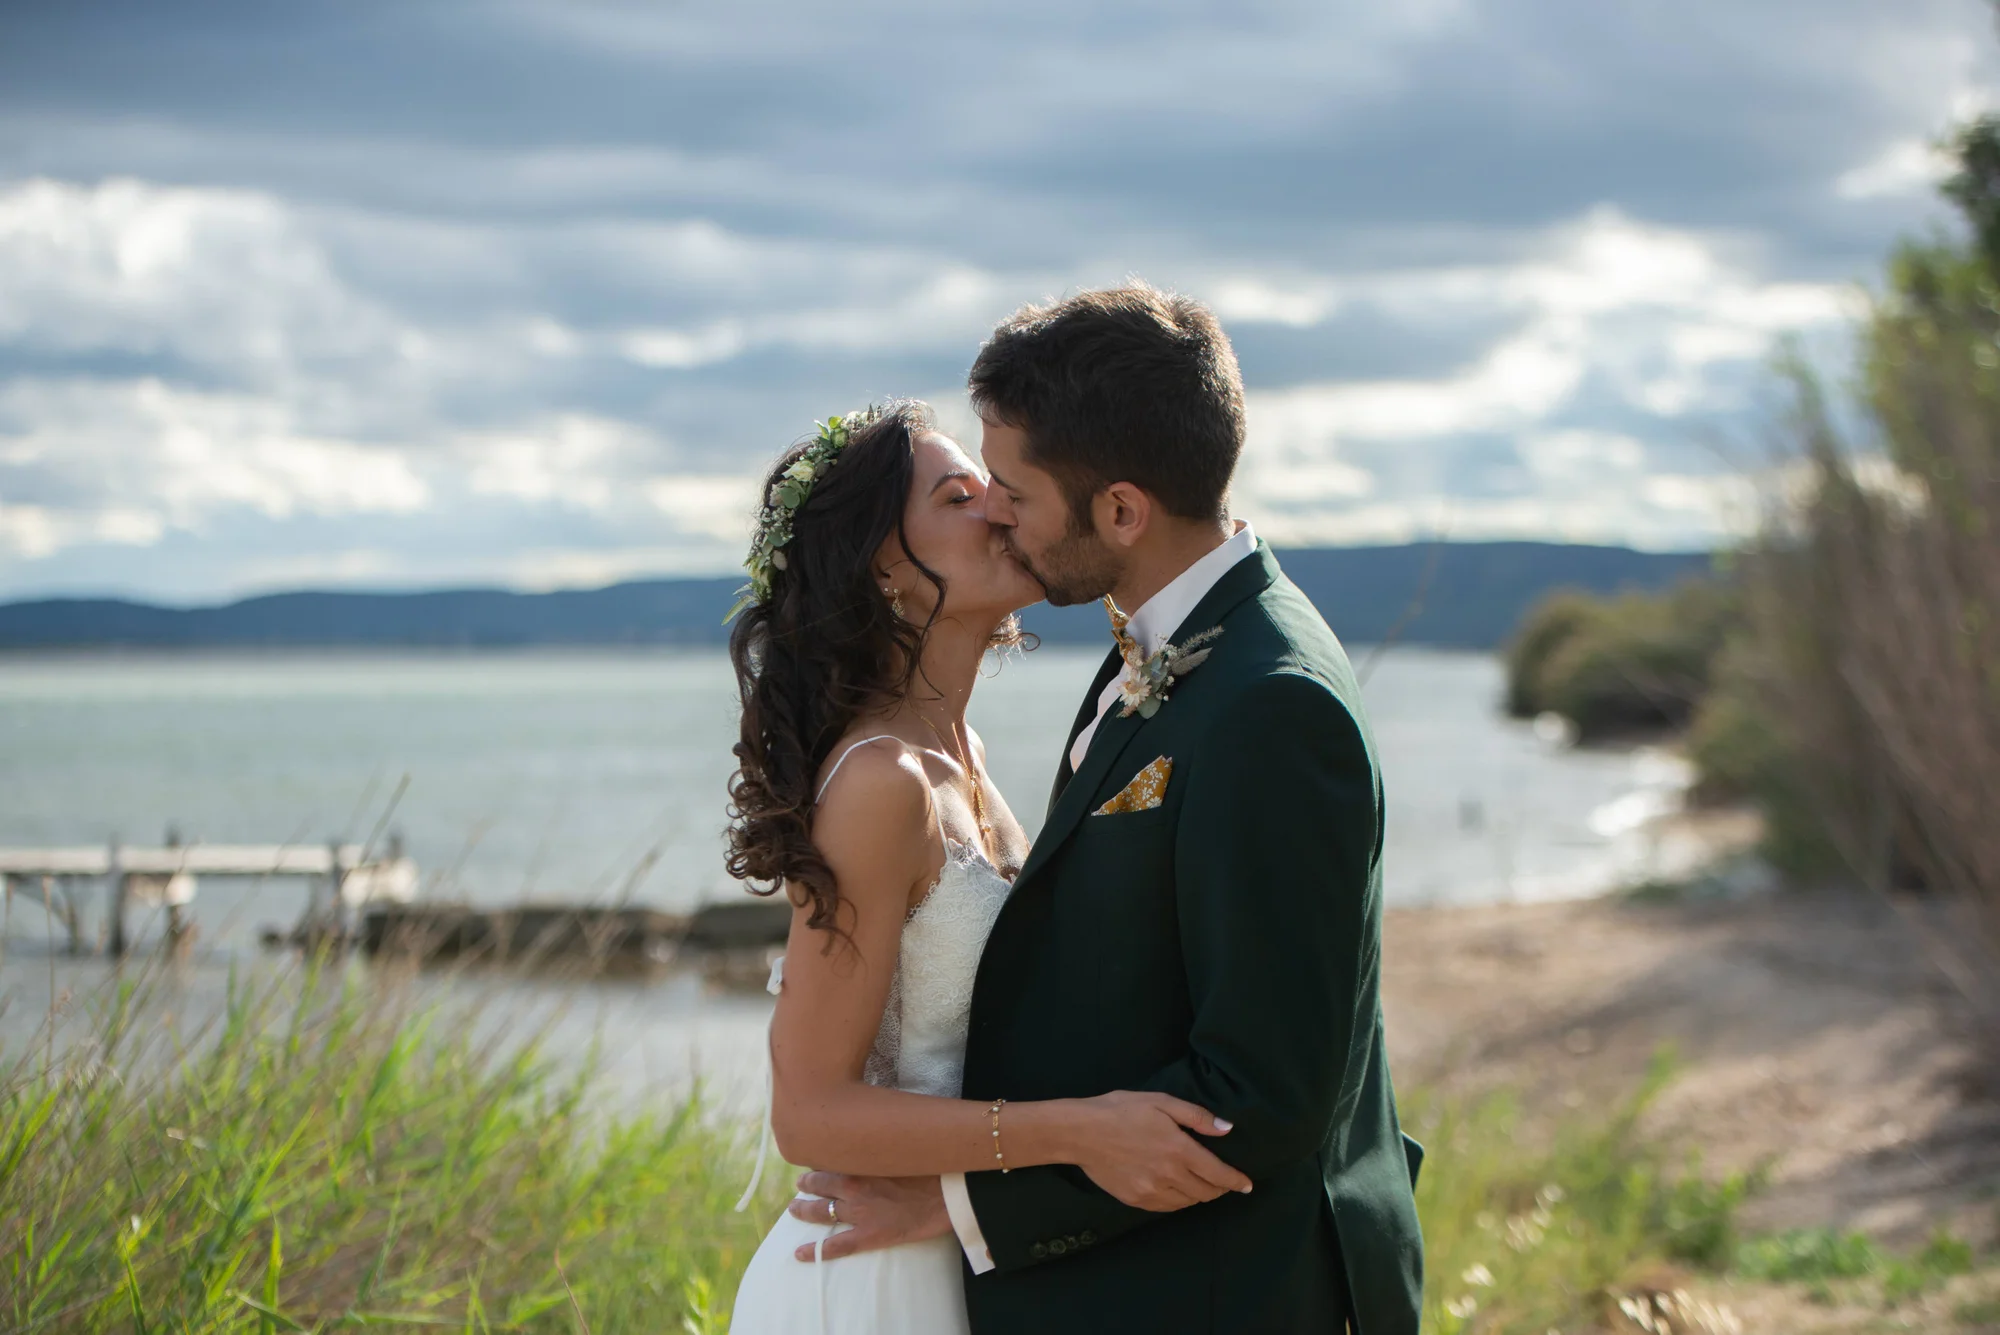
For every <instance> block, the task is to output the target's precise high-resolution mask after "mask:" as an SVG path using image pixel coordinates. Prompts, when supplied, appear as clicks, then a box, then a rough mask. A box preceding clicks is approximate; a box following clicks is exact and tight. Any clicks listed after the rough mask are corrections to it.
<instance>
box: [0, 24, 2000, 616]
mask: <svg viewBox="0 0 2000 1335" xmlns="http://www.w3.org/2000/svg"><path fill="white" fill-rule="evenodd" d="M1996 55H2000V40H1996V39H1995V36H1994V33H1993V26H1992V19H1991V15H1990V13H1989V11H1988V10H1987V8H1986V6H1985V5H1984V4H1983V3H1981V2H1980V0H1758V3H1754V4H1744V3H1741V0H1608V2H1600V3H1592V4H1581V3H1570V2H1567V0H1397V3H1394V4H1385V3H1379V2H1378V0H1300V2H1297V3H1294V2H1292V0H1231V2H1230V3H1228V4H1221V3H1210V4H1193V3H1186V2H1184V0H1145V2H1144V3H1140V2H1139V0H1100V2H1099V3H1091V4H1079V3H1076V2H1075V0H1011V2H1010V3H1007V4H1005V5H976V6H975V5H941V4H937V3H935V0H930V2H927V3H918V0H848V3H845V4H842V5H837V6H836V5H823V4H809V3H804V2H803V0H735V2H734V3H730V4H726V5H717V4H706V5H697V4H693V3H688V2H686V0H653V2H652V3H608V2H605V0H462V2H461V0H325V2H324V3H313V2H309V0H295V2H294V3H287V4H284V5H271V4H268V3H263V2H262V0H256V2H254V3H253V2H252V0H235V2H230V0H184V2H183V3H176V4H172V5H162V4H159V3H157V2H156V0H131V3H129V4H123V5H119V4H106V3H92V4H83V5H30V4H27V3H24V2H22V0H10V2H8V3H4V4H0V596H6V597H20V596H28V595H34V594H41V593H51V592H81V591H90V592H122V593H131V594H140V595H146V596H152V597H158V598H165V599H171V600H183V601H191V600H204V599H213V598H219V597H225V596H230V595H234V594H238V593H242V592H247V591H254V590H263V589H271V588H281V587H299V586H307V585H310V586H320V587H331V586H347V587H409V586H438V585H459V584H466V583H505V584H510V585H515V586H519V587H536V588H540V587H551V586H558V585H587V584H596V583H603V582H607V581H610V580H614V579H619V578H624V577H628V576H632V575H638V574H653V573H668V572H714V571H720V570H725V569H729V568H732V567H733V566H734V564H735V562H736V561H737V560H738V559H739V558H740V555H741V542H742V538H743V535H744V533H745V532H746V530H747V526H748V515H747V512H748V507H749V505H750V498H751V493H752V484H751V482H750V479H751V477H752V476H753V474H754V473H755V471H756V469H757V468H758V467H759V466H760V464H761V463H762V461H764V460H765V459H766V458H768V457H769V456H770V455H771V454H772V453H774V452H775V451H776V450H777V449H779V448H780V447H782V446H783V445H785V444H786V443H787V442H788V441H790V440H792V439H793V438H795V437H796V436H798V435H799V434H801V433H802V432H804V431H806V430H809V429H810V423H811V421H812V419H814V418H817V417H823V416H825V415H826V414H827V413H828V412H832V411H839V410H842V409H844V408H847V407H850V406H854V405H857V404H859V403H862V402H864V401H866V400H868V399H870V398H879V397H882V396H885V395H890V394H917V395H921V396H924V397H927V398H931V399H932V400H933V401H934V402H936V403H938V404H939V405H940V408H941V409H942V410H943V413H944V416H945V419H946V421H947V422H948V423H950V424H953V425H954V426H957V427H962V426H964V425H965V424H966V421H967V418H966V413H965V409H964V406H963V397H962V390H961V384H962V379H963V374H964V369H965V366H966V364H967V362H968V361H969V359H970V357H971V355H972V353H973V351H974V349H975V348H976V347H977V345H978V342H979V339H980V337H981V336H982V334H983V332H984V331H985V330H987V329H988V328H989V327H990V326H991V325H992V323H993V322H994V321H995V320H996V319H998V318H999V317H1001V316H1003V315H1005V314H1006V313H1007V312H1008V311H1009V310H1010V309H1012V308H1013V307H1014V306H1015V305H1016V304H1018V303H1020V302H1022V301H1027V300H1033V299H1039V298H1042V297H1046V296H1049V295H1052V294H1058V293H1061V292H1065V291H1069V290H1074V289H1076V288H1078V287H1083V286H1089V285H1094V284H1101V283H1106V282H1112V281H1116V280H1118V279H1119V278H1121V277H1123V276H1125V275H1127V274H1138V275H1142V276H1144V277H1146V278H1148V279H1150V280H1151V281H1153V282H1156V283H1159V284H1162V285H1166V286H1173V287H1178V288H1180V289H1182V290H1184V291H1189V292H1192V293H1194V294H1196V295H1198V296H1200V297H1202V298H1204V299H1205V300H1207V301H1209V302H1210V303H1211V304H1213V305H1214V306H1215V308H1216V309H1217V310H1218V311H1219V313H1220V314H1221V315H1222V317H1223V319H1224V321H1225V323H1226V324H1227V326H1228V328H1229V330H1230V333H1231V335H1232V337H1233V338H1234V339H1235V341H1236V344H1237V350H1238V354H1239V356H1240V358H1241V361H1242V364H1243V369H1244V374H1245V378H1246V380H1247V382H1248V384H1249V387H1250V405H1251V406H1250V423H1251V444H1250V450H1249V454H1248V456H1247V459H1246V465H1245V470H1244V472H1243V474H1242V475H1241V476H1240V478H1239V481H1238V485H1237V489H1236V495H1235V508H1236V510H1237V512H1238V513H1240V514H1243V515H1246V516H1248V517H1250V518H1252V519H1253V520H1255V521H1256V522H1257V524H1258V525H1259V527H1260V529H1262V530H1263V531H1264V532H1266V533H1267V534H1269V535H1270V536H1272V537H1273V538H1276V539H1279V540H1281V541H1285V542H1290V543H1307V542H1311V543H1356V542H1379V541H1399V540H1403V539H1406V538H1409V537H1412V536H1420V535H1425V534H1429V533H1433V532H1437V531H1445V532H1448V533H1450V534H1451V535H1452V536H1456V537H1486V536H1499V535H1507V536H1535V537H1554V538H1568V539H1577V540H1593V541H1616V542H1629V543H1634V544H1637V545H1641V546H1648V547H1656V548H1673V547H1690V546H1698V545H1702V544H1705V543H1707V542H1710V541H1712V540H1714V538H1715V536H1716V535H1717V533H1718V531H1719V530H1720V527H1721V526H1723V525H1725V524H1726V523H1727V522H1728V516H1729V505H1728V503H1727V496H1728V494H1729V492H1730V491H1731V485H1730V483H1731V478H1732V477H1733V476H1734V473H1733V470H1734V469H1735V468H1736V467H1737V465H1738V463H1740V461H1741V459H1742V458H1743V455H1742V452H1741V450H1740V449H1739V448H1738V447H1740V446H1741V445H1742V444H1743V443H1744V442H1746V441H1750V440H1752V439H1753V438H1754V435H1755V432H1756V429H1757V427H1758V424H1759V421H1760V417H1767V416H1768V413H1769V405H1770V399H1771V393H1770V388H1769V382H1768V377H1767V375H1766V374H1765V370H1764V367H1765V365H1766V358H1767V355H1768V351H1769V348H1770V346H1771V343H1772V340H1773V339H1774V338H1775V337H1776V336H1778V335H1780V334H1783V333H1786V332H1789V331H1798V332H1800V333H1802V334H1804V335H1805V336H1806V337H1807V338H1808V339H1809V340H1817V341H1818V342H1819V343H1821V344H1824V343H1826V342H1827V341H1829V340H1831V341H1833V342H1834V343H1835V344H1837V340H1838V338H1839V330H1840V329H1841V327H1842V323H1843V321H1845V320H1847V319H1849V318H1851V312H1852V310H1853V306H1854V293H1855V292H1856V290H1857V284H1858V283H1860V282H1863V281H1865V280H1867V279H1868V278H1869V277H1870V275H1871V274H1873V273H1874V272H1876V271H1877V270H1878V268H1879V264H1880V260H1881V257H1882V255H1883V254H1884V252H1885V249H1886V248H1887V246H1888V245H1889V244H1891V243H1892V242H1893V240H1894V239H1895V238H1896V237H1897V236H1898V235H1901V234H1905V233H1908V232H1911V231H1912V230H1918V229H1922V228H1924V227H1927V226H1930V225H1933V224H1934V222H1935V221H1936V220H1937V219H1939V218H1940V217H1941V213H1940V211H1939V209H1938V208H1937V206H1936V205H1935V204H1934V203H1933V202H1932V199H1931V193H1930V192H1931V183H1932V179H1933V176H1934V173H1935V165H1934V158H1933V155H1932V154H1931V153H1930V151H1929V149H1928V147H1927V146H1928V144H1929V143H1930V142H1931V141H1932V140H1933V139H1934V137H1935V136H1937V135H1938V134H1939V133H1940V132H1942V131H1943V130H1944V129H1945V128H1946V127H1947V126H1948V125H1950V124H1951V122H1952V121H1953V119H1954V118H1955V117H1958V116H1963V115H1965V114H1967V113H1969V112H1971V111H1974V110H1977V109H1979V108H1981V107H1983V106H1985V105H1987V103H1988V100H1989V96H1988V90H1989V89H1991V88H1993V87H1995V86H1996V80H1995V71H1996V68H2000V60H1996Z"/></svg>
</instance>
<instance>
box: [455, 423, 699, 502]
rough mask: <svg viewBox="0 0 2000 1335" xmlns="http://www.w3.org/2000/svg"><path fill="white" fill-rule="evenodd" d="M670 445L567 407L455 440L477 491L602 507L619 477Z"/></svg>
mask: <svg viewBox="0 0 2000 1335" xmlns="http://www.w3.org/2000/svg"><path fill="white" fill-rule="evenodd" d="M665 448H666V447H665V445H664V443H663V442H662V441H660V440H659V438H658V437H656V436H654V435H653V434H652V433H651V432H648V431H643V430H641V429H639V428H638V427H635V426H633V425H632V424H631V423H629V422H620V421H616V420H613V419H610V418H604V417H595V416H589V415H585V414H566V415H564V416H561V417H556V418H551V419H546V420H543V421H538V422H534V423H530V424H526V425H524V426H523V427H522V428H521V429H519V430H516V431H509V432H505V433H500V434H491V435H474V436H468V437H465V438H463V439H461V440H460V441H459V442H458V446H457V454H458V455H459V457H460V458H461V459H462V460H463V461H464V470H465V473H464V476H465V484H466V486H467V487H469V488H470V489H471V490H472V491H473V492H474V493H475V494H477V495H482V496H506V497H510V498H512V499H514V500H518V501H528V502H531V503H538V502H548V503H553V504H557V505H563V506H568V507H570V508H573V509H579V510H595V511H604V510H608V509H610V508H611V506H612V505H613V503H614V502H615V501H616V500H617V499H618V498H619V495H620V484H621V483H622V482H623V481H624V480H626V479H628V478H629V477H630V476H631V475H632V474H634V473H639V472H643V471H645V469H646V466H647V465H648V464H649V463H651V462H652V461H653V460H654V459H656V458H657V457H658V456H659V455H660V454H661V453H662V452H663V451H664V449H665Z"/></svg>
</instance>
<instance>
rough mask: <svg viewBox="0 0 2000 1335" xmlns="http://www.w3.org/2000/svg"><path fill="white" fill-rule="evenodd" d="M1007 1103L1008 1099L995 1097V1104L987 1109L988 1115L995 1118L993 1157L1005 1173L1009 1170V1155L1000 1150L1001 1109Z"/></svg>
mask: <svg viewBox="0 0 2000 1335" xmlns="http://www.w3.org/2000/svg"><path fill="white" fill-rule="evenodd" d="M1006 1105H1007V1100H1005V1099H995V1100H993V1106H992V1107H990V1108H988V1109H987V1110H986V1115H987V1116H988V1117H989V1118H991V1119H992V1120H993V1158H994V1161H995V1162H997V1163H998V1164H999V1165H1000V1171H1001V1172H1003V1173H1004V1172H1006V1171H1007V1156H1006V1155H1004V1154H1002V1153H1001V1152H1000V1110H1001V1109H1002V1108H1003V1107H1005V1106H1006Z"/></svg>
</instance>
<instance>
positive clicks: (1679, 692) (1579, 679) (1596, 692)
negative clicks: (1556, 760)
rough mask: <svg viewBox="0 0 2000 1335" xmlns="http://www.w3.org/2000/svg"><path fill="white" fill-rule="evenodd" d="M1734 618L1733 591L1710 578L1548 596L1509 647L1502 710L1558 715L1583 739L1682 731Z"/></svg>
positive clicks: (1522, 715)
mask: <svg viewBox="0 0 2000 1335" xmlns="http://www.w3.org/2000/svg"><path fill="white" fill-rule="evenodd" d="M1736 615H1737V614H1736V599H1735V595H1734V593H1733V592H1732V591H1731V590H1730V589H1729V588H1728V587H1726V586H1725V585H1723V584H1722V583H1720V582H1718V581H1716V580H1713V579H1701V580H1688V581H1685V582H1683V583H1682V584H1680V585H1679V586H1677V587H1675V588H1674V589H1671V590H1669V591H1668V592H1666V593H1662V594H1643V593H1627V594H1622V595H1620V596H1618V597H1615V598H1609V599H1603V598H1593V597H1591V596H1589V595H1587V594H1582V593H1575V592H1570V591H1563V592H1558V593H1555V594H1552V595H1550V596H1549V597H1548V598H1546V599H1544V600H1543V601H1542V602H1541V603H1540V604H1539V605H1537V606H1536V607H1535V609H1534V610H1533V611H1531V612H1530V613H1529V614H1528V618H1527V620H1526V622H1525V623H1524V624H1523V626H1522V628H1521V631H1520V633H1519V635H1517V636H1516V637H1515V640H1514V642H1513V644H1512V645H1511V646H1509V648H1508V651H1507V708H1508V711H1509V712H1510V713H1512V714H1513V715H1515V716H1516V717H1518V718H1532V717H1534V716H1535V715H1537V714H1542V713H1555V714H1560V715H1562V716H1563V717H1564V718H1566V719H1568V720H1569V721H1570V722H1571V723H1572V724H1574V725H1575V726H1576V729H1577V734H1578V736H1579V738H1581V739H1583V740H1597V739H1601V738H1604V737H1608V736H1615V735H1620V734H1626V733H1633V732H1644V731H1649V730H1658V729H1662V728H1677V727H1680V726H1682V725H1684V724H1686V723H1687V722H1688V720H1689V719H1690V718H1691V717H1692V716H1693V714H1694V711H1695V708H1696V706H1697V705H1698V704H1699V703H1700V701H1701V699H1702V697H1703V696H1704V695H1705V694H1706V693H1707V691H1708V686H1709V682H1710V679H1711V677H1712V675H1713V673H1714V667H1715V660H1716V656H1717V654H1718V653H1719V652H1720V651H1721V649H1722V646H1723V643H1724V641H1725V640H1726V639H1727V637H1728V633H1729V630H1730V628H1731V627H1732V626H1733V625H1734V624H1735V622H1736Z"/></svg>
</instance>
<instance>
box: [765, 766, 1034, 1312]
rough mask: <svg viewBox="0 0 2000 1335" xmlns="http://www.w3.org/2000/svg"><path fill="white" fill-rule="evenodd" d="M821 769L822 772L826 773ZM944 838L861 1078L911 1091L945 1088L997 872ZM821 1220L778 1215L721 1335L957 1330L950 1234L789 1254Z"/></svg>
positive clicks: (956, 1258) (995, 896)
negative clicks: (847, 1252) (817, 1256)
mask: <svg viewBox="0 0 2000 1335" xmlns="http://www.w3.org/2000/svg"><path fill="white" fill-rule="evenodd" d="M868 740H874V739H872V738H871V739H868ZM855 745H857V746H858V745H861V743H859V742H857V743H856V744H855ZM850 750H852V748H850ZM841 759H842V760H845V759H846V756H845V755H843V756H842V757H841ZM838 768H839V764H838V762H836V764H835V769H838ZM832 779H833V775H832V773H829V774H828V775H827V782H831V781H832ZM822 791H823V789H822ZM945 850H946V856H945V864H944V867H943V869H942V870H941V871H940V872H939V873H938V879H937V883H936V884H935V885H934V886H932V887H931V889H930V891H929V893H928V894H926V895H925V896H924V899H923V901H922V902H921V903H920V904H918V905H917V907H916V908H915V909H914V910H912V911H911V913H910V916H909V919H908V920H907V921H906V922H905V923H904V924H903V935H902V948H901V953H900V956H899V957H898V960H897V964H896V976H895V978H894V980H893V981H892V982H891V984H890V988H889V1000H888V1004H887V1005H886V1006H885V1007H884V1009H883V1013H882V1028H881V1032H880V1033H878V1034H877V1035H876V1038H875V1045H874V1048H873V1050H872V1051H871V1052H870V1054H869V1057H868V1066H867V1073H866V1079H867V1080H868V1082H869V1083H870V1084H874V1085H886V1086H890V1087H893V1088H895V1089H903V1090H908V1091H910V1092H911V1093H914V1094H933V1095H938V1096H941V1097H944V1098H957V1097H958V1094H959V1082H960V1079H961V1077H962V1076H963V1074H964V1070H965V1032H966V1026H967V1022H968V1020H969V1019H970V1016H971V1012H972V982H973V976H974V974H975V973H977V971H978V969H979V954H980V951H982V950H983V949H985V946H986V936H987V933H989V932H991V931H992V930H993V920H994V919H995V918H996V917H997V916H998V915H999V912H1000V905H1001V904H1002V903H1003V902H1004V901H1005V900H1006V898H1007V891H1008V889H1009V883H1008V881H1007V879H1006V877H1004V876H1002V875H1001V874H1000V872H999V871H998V870H997V869H996V868H995V867H994V866H993V865H992V863H990V862H988V861H987V860H986V859H985V858H984V857H982V856H981V855H980V853H979V852H978V851H977V850H976V849H973V848H970V847H967V846H965V845H962V844H959V843H957V842H956V841H954V840H952V839H950V838H949V837H947V838H946V839H945ZM780 963H781V964H782V963H783V961H780ZM833 1231H834V1230H833V1229H831V1228H829V1227H828V1226H827V1225H824V1224H808V1223H806V1222H805V1221H803V1220H800V1219H795V1218H793V1217H792V1216H791V1215H789V1214H786V1215H781V1216H780V1217H779V1219H778V1222H777V1224H776V1225H775V1226H773V1227H772V1229H771V1231H770V1233H768V1234H766V1235H765V1238H764V1242H763V1245H762V1246H760V1247H759V1248H758V1249H757V1254H756V1256H755V1257H753V1258H751V1261H750V1268H749V1269H748V1270H747V1271H745V1272H744V1275H743V1283H742V1286H741V1288H740V1289H739V1290H738V1291H737V1295H736V1307H735V1313H734V1316H733V1317H732V1319H731V1321H730V1326H729V1329H730V1332H731V1335H815V1332H827V1335H955V1333H956V1332H962V1331H966V1330H967V1325H966V1318H965V1291H964V1283H965V1281H964V1262H963V1260H962V1258H961V1255H960V1252H959V1247H958V1240H957V1239H956V1238H955V1237H952V1236H950V1235H946V1236H945V1237H941V1238H931V1239H929V1240H927V1241H924V1242H917V1243H910V1244H907V1245H905V1246H901V1247H889V1248H885V1249H883V1250H881V1251H873V1252H862V1253H859V1254H858V1255H855V1256H847V1257H842V1258H840V1259H838V1260H833V1261H827V1262H824V1263H820V1262H813V1261H799V1260H796V1259H794V1257H793V1253H794V1252H795V1251H796V1250H797V1249H798V1248H799V1247H801V1246H811V1245H812V1244H813V1243H815V1242H817V1241H819V1240H820V1239H821V1238H823V1237H826V1236H827V1235H828V1234H830V1233H832V1232H833Z"/></svg>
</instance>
